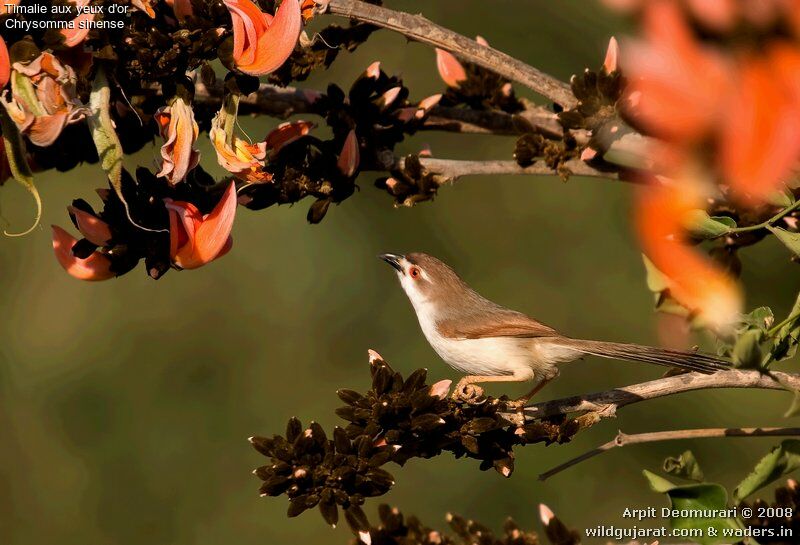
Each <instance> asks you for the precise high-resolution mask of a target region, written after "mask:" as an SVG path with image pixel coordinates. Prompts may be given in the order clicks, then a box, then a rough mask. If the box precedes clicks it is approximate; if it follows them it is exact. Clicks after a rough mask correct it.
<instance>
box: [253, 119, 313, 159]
mask: <svg viewBox="0 0 800 545" xmlns="http://www.w3.org/2000/svg"><path fill="white" fill-rule="evenodd" d="M314 127H315V125H314V123H312V122H311V121H302V120H300V121H291V122H288V121H287V122H286V123H281V124H280V125H278V126H277V127H275V128H274V129H272V130H271V131H270V132H269V134H267V138H266V139H265V143H266V145H267V149H268V150H269V151H270V153H272V154H273V155H275V154H277V153H278V152H279V151H280V150H281V148H282V147H284V146H286V145H287V144H291V143H292V142H294V141H295V140H297V139H298V138H302V137H303V136H305V135H307V134H308V133H309V132H311V129H313V128H314Z"/></svg>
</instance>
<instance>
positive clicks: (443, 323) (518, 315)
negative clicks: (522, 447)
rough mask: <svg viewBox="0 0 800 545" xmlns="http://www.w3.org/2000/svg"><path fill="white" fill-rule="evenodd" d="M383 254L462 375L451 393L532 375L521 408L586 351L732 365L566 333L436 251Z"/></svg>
mask: <svg viewBox="0 0 800 545" xmlns="http://www.w3.org/2000/svg"><path fill="white" fill-rule="evenodd" d="M378 257H379V258H380V259H382V260H383V261H385V262H386V263H388V264H389V265H391V266H392V267H393V268H394V269H395V270H396V272H397V277H398V278H399V280H400V285H401V286H402V288H403V290H404V291H405V293H406V295H407V296H408V299H409V300H410V301H411V305H412V307H413V308H414V311H415V312H416V315H417V319H418V320H419V325H420V328H421V329H422V333H423V334H424V335H425V338H426V339H427V340H428V343H430V345H431V347H432V348H433V349H434V351H435V352H436V353H437V354H438V355H439V357H440V358H442V359H443V360H444V361H445V363H447V364H448V365H450V367H452V368H454V369H455V370H457V371H459V372H461V373H464V374H465V376H464V377H463V378H462V379H461V380H460V381H459V382H458V384H457V385H456V388H455V390H454V391H453V398H454V399H459V398H461V399H470V398H475V397H476V396H479V395H480V394H481V392H482V390H480V387H476V386H475V384H477V383H488V382H530V381H533V382H534V386H533V388H532V389H531V391H530V392H528V393H527V394H526V395H524V396H522V397H521V398H519V399H516V400H513V401H511V402H510V404H511V405H513V406H516V407H520V408H521V407H523V406H524V405H525V404H526V403H527V402H528V401H529V400H530V399H531V398H532V397H533V396H535V395H536V394H537V393H538V392H539V391H540V390H541V389H542V388H544V386H546V385H547V384H548V383H549V382H551V381H552V380H553V379H555V378H556V377H558V375H559V367H558V366H559V365H560V364H563V363H567V362H570V361H574V360H576V359H580V358H582V357H584V356H587V355H589V356H599V357H602V358H611V359H620V360H627V361H637V362H645V363H651V364H656V365H662V366H666V367H670V368H678V369H681V370H683V371H696V372H700V373H704V374H712V373H715V372H717V371H724V370H726V369H729V368H730V366H731V363H730V362H728V361H726V360H724V359H722V358H718V357H717V356H713V355H710V354H704V353H701V352H688V351H679V350H670V349H666V348H656V347H652V346H644V345H639V344H629V343H618V342H605V341H590V340H581V339H574V338H571V337H567V336H565V335H562V334H561V333H559V332H558V331H556V330H555V329H553V328H552V327H550V326H548V325H545V324H543V323H542V322H540V321H538V320H535V319H533V318H531V317H530V316H528V315H526V314H523V313H522V312H517V311H515V310H511V309H508V308H506V307H503V306H501V305H499V304H497V303H495V302H493V301H490V300H489V299H487V298H485V297H483V296H482V295H480V294H478V293H477V292H476V291H475V290H473V289H472V288H471V287H469V285H467V283H466V282H465V281H464V280H462V279H461V277H460V276H458V274H456V272H455V271H454V270H453V269H452V268H450V267H449V266H448V265H447V264H445V263H443V262H442V261H440V260H439V259H437V258H435V257H433V256H431V255H428V254H425V253H421V252H414V253H408V254H405V255H402V254H393V253H386V254H380V255H379V256H378Z"/></svg>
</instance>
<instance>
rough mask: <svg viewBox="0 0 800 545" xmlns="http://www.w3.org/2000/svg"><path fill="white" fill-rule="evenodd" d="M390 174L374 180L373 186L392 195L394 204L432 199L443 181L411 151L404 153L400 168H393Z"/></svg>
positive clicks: (403, 204) (407, 203)
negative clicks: (407, 153)
mask: <svg viewBox="0 0 800 545" xmlns="http://www.w3.org/2000/svg"><path fill="white" fill-rule="evenodd" d="M390 174H391V176H386V177H381V178H378V179H377V180H375V187H377V188H378V189H383V190H385V191H386V192H388V193H389V194H390V195H391V196H392V197H394V202H395V206H414V205H415V204H417V203H419V202H423V201H427V200H430V199H433V197H434V196H436V192H437V190H438V189H439V186H440V185H441V183H442V182H443V181H444V180H441V179H440V178H441V176H438V175H436V174H434V173H432V172H430V171H429V170H428V169H426V168H425V167H424V166H423V165H422V162H421V161H420V156H419V154H413V153H412V154H409V155H406V157H405V160H404V161H403V168H402V169H393V170H391V171H390Z"/></svg>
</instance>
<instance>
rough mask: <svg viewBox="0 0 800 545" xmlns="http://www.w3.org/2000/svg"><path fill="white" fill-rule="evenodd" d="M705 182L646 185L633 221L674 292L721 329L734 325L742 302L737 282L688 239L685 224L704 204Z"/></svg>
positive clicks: (687, 179)
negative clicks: (702, 189) (690, 215)
mask: <svg viewBox="0 0 800 545" xmlns="http://www.w3.org/2000/svg"><path fill="white" fill-rule="evenodd" d="M701 186H702V184H701V183H699V182H698V180H697V179H694V178H692V177H690V176H686V177H683V178H679V179H675V180H665V181H663V183H662V182H657V181H655V180H651V183H649V184H648V185H646V186H644V187H642V188H641V189H640V190H639V192H638V194H637V204H636V208H635V210H636V215H635V222H636V226H637V231H638V233H639V238H640V240H641V244H642V249H643V250H644V253H645V255H647V257H648V258H649V259H650V260H651V261H652V262H653V264H654V265H655V266H656V268H657V269H658V270H659V271H661V272H662V273H663V274H664V275H665V277H666V280H667V282H668V285H669V291H670V294H671V295H672V296H673V297H674V298H675V299H676V300H677V301H678V302H679V303H681V304H682V305H683V306H685V307H686V308H688V309H690V310H692V311H694V312H696V313H697V314H698V315H699V316H700V317H701V318H702V319H703V320H704V321H705V322H706V323H708V324H709V325H711V326H712V327H715V328H717V329H720V330H725V329H726V328H728V327H730V326H731V325H732V324H733V323H734V321H735V320H736V319H737V317H738V315H739V312H741V307H742V295H741V292H740V290H739V287H738V285H737V284H736V282H734V280H733V279H731V278H730V277H729V276H727V275H726V274H725V273H724V272H723V271H721V270H719V269H718V268H717V267H715V266H714V265H713V264H712V263H711V261H710V260H709V259H708V258H706V257H704V256H702V255H701V254H700V253H698V252H696V251H695V250H694V249H693V248H692V247H691V246H690V245H689V244H688V242H687V236H686V231H685V228H684V224H685V222H686V221H687V218H688V216H689V214H690V213H692V212H694V211H696V210H697V209H702V208H703V206H704V199H703V196H702V192H701V190H700V189H699V188H700V187H701Z"/></svg>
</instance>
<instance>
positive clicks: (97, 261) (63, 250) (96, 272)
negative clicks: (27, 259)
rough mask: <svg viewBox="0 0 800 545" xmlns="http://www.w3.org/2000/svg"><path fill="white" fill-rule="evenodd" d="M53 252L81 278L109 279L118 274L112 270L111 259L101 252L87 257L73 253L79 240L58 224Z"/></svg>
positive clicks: (55, 227)
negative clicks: (80, 256) (81, 257)
mask: <svg viewBox="0 0 800 545" xmlns="http://www.w3.org/2000/svg"><path fill="white" fill-rule="evenodd" d="M52 227H53V252H55V254H56V259H57V260H58V262H59V263H60V264H61V266H62V267H64V270H65V271H67V272H68V273H69V274H70V275H72V276H74V277H75V278H77V279H79V280H90V281H98V280H108V279H109V278H114V277H115V276H116V274H115V273H114V272H113V271H112V270H111V261H110V260H109V259H108V257H106V256H105V255H104V254H103V253H101V252H93V253H92V254H91V255H90V256H89V257H87V258H86V259H80V258H78V257H75V256H74V255H73V254H72V247H73V246H74V245H75V243H76V242H77V240H76V239H75V238H74V237H73V236H72V235H70V234H69V233H67V232H66V231H65V230H64V229H62V228H61V227H59V226H57V225H53V226H52Z"/></svg>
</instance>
